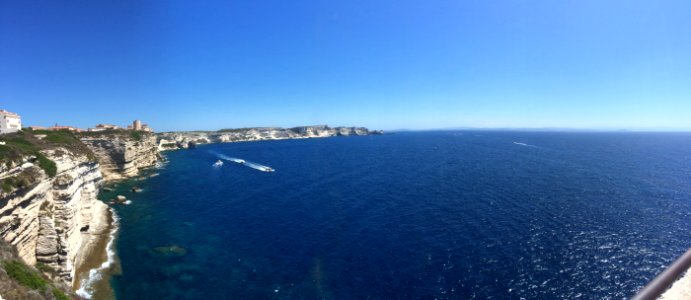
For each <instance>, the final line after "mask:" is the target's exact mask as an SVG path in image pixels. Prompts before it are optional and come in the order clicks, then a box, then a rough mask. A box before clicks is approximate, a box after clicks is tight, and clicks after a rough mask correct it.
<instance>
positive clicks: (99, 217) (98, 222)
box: [74, 201, 117, 299]
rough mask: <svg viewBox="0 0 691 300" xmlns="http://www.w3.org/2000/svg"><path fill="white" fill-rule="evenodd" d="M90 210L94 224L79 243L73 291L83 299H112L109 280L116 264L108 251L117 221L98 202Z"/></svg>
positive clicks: (102, 204) (103, 204)
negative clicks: (91, 210)
mask: <svg viewBox="0 0 691 300" xmlns="http://www.w3.org/2000/svg"><path fill="white" fill-rule="evenodd" d="M93 210H94V215H93V218H94V219H93V220H94V221H93V222H92V223H91V227H90V228H89V231H88V233H86V234H88V235H89V237H88V238H85V239H84V241H83V242H82V246H81V249H82V251H80V253H79V254H78V255H77V257H76V259H75V277H74V290H75V291H77V293H78V294H79V295H80V296H82V297H86V298H92V299H115V295H114V293H113V290H112V288H111V287H110V284H109V279H110V274H111V273H112V270H113V269H114V268H115V267H116V265H117V264H116V262H115V259H114V253H110V255H109V250H110V251H112V248H113V245H112V243H113V239H114V234H115V232H116V231H117V218H116V217H115V216H114V214H113V212H112V211H111V209H110V208H109V207H108V205H106V204H105V203H103V202H101V201H98V202H96V203H94V206H93Z"/></svg>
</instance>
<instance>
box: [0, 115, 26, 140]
mask: <svg viewBox="0 0 691 300" xmlns="http://www.w3.org/2000/svg"><path fill="white" fill-rule="evenodd" d="M21 129H22V119H21V117H20V116H19V115H18V114H15V113H13V112H9V111H6V110H4V109H0V134H5V133H10V132H16V131H19V130H21Z"/></svg>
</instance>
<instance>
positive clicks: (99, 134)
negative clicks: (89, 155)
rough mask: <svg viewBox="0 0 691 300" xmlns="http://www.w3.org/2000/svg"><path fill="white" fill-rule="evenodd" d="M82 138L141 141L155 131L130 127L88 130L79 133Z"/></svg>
mask: <svg viewBox="0 0 691 300" xmlns="http://www.w3.org/2000/svg"><path fill="white" fill-rule="evenodd" d="M77 135H78V136H79V137H80V138H106V139H109V140H114V139H118V138H120V139H133V140H135V141H141V140H142V138H143V137H145V136H151V135H153V133H151V132H146V131H135V130H129V129H108V130H103V131H86V132H80V133H77Z"/></svg>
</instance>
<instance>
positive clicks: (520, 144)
mask: <svg viewBox="0 0 691 300" xmlns="http://www.w3.org/2000/svg"><path fill="white" fill-rule="evenodd" d="M513 144H514V145H518V146H523V147H532V148H540V147H538V146H535V145H529V144H526V143H520V142H513Z"/></svg>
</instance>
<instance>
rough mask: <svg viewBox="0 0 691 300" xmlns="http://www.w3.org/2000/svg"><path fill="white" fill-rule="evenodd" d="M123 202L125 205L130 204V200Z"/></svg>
mask: <svg viewBox="0 0 691 300" xmlns="http://www.w3.org/2000/svg"><path fill="white" fill-rule="evenodd" d="M123 203H124V204H125V205H130V204H132V200H127V201H125V202H123Z"/></svg>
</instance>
